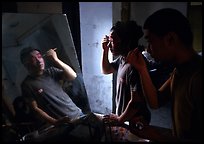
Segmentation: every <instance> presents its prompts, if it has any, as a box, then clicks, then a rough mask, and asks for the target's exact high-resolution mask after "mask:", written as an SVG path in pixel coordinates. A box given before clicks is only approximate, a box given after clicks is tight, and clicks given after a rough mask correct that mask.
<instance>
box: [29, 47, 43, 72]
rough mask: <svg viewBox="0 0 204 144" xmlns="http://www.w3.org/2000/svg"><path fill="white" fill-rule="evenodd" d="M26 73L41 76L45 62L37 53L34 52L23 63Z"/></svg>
mask: <svg viewBox="0 0 204 144" xmlns="http://www.w3.org/2000/svg"><path fill="white" fill-rule="evenodd" d="M25 65H26V67H27V69H28V71H29V72H30V73H32V74H41V73H42V72H43V70H44V69H45V62H44V59H43V57H42V55H41V54H40V52H39V51H37V50H34V51H33V52H31V53H30V56H29V57H28V59H27V60H26V62H25Z"/></svg>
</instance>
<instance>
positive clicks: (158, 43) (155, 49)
mask: <svg viewBox="0 0 204 144" xmlns="http://www.w3.org/2000/svg"><path fill="white" fill-rule="evenodd" d="M144 37H145V39H146V40H147V43H148V48H147V51H148V52H149V53H150V55H151V56H152V57H153V58H154V59H155V60H161V61H168V60H170V59H171V54H172V51H171V49H170V47H169V45H168V42H167V41H166V36H164V37H158V36H157V35H155V34H153V33H152V32H150V31H149V30H144Z"/></svg>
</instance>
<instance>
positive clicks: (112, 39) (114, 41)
mask: <svg viewBox="0 0 204 144" xmlns="http://www.w3.org/2000/svg"><path fill="white" fill-rule="evenodd" d="M108 47H110V51H111V52H112V54H113V55H115V56H118V55H120V54H121V40H120V38H119V37H118V35H117V34H116V33H115V32H113V31H111V32H110V35H109V43H108Z"/></svg>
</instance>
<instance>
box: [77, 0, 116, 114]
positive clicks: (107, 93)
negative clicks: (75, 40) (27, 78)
mask: <svg viewBox="0 0 204 144" xmlns="http://www.w3.org/2000/svg"><path fill="white" fill-rule="evenodd" d="M80 27H81V53H82V71H83V77H84V83H85V87H86V90H87V94H88V97H89V103H90V107H91V109H92V111H93V112H98V113H110V112H111V110H112V74H110V75H104V74H102V70H101V58H102V47H101V40H102V38H103V37H104V36H105V35H106V34H109V30H110V28H111V27H112V3H111V2H80ZM110 59H111V55H110Z"/></svg>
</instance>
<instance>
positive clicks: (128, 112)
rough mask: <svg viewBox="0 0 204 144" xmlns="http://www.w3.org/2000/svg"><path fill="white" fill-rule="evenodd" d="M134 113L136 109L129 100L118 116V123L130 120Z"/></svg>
mask: <svg viewBox="0 0 204 144" xmlns="http://www.w3.org/2000/svg"><path fill="white" fill-rule="evenodd" d="M135 113H136V109H134V107H133V102H132V101H130V102H129V103H128V105H127V107H126V109H125V111H124V112H123V113H122V114H121V115H120V116H119V119H118V121H119V123H124V122H125V121H127V120H130V119H131V118H132V117H133V116H134V115H135Z"/></svg>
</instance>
